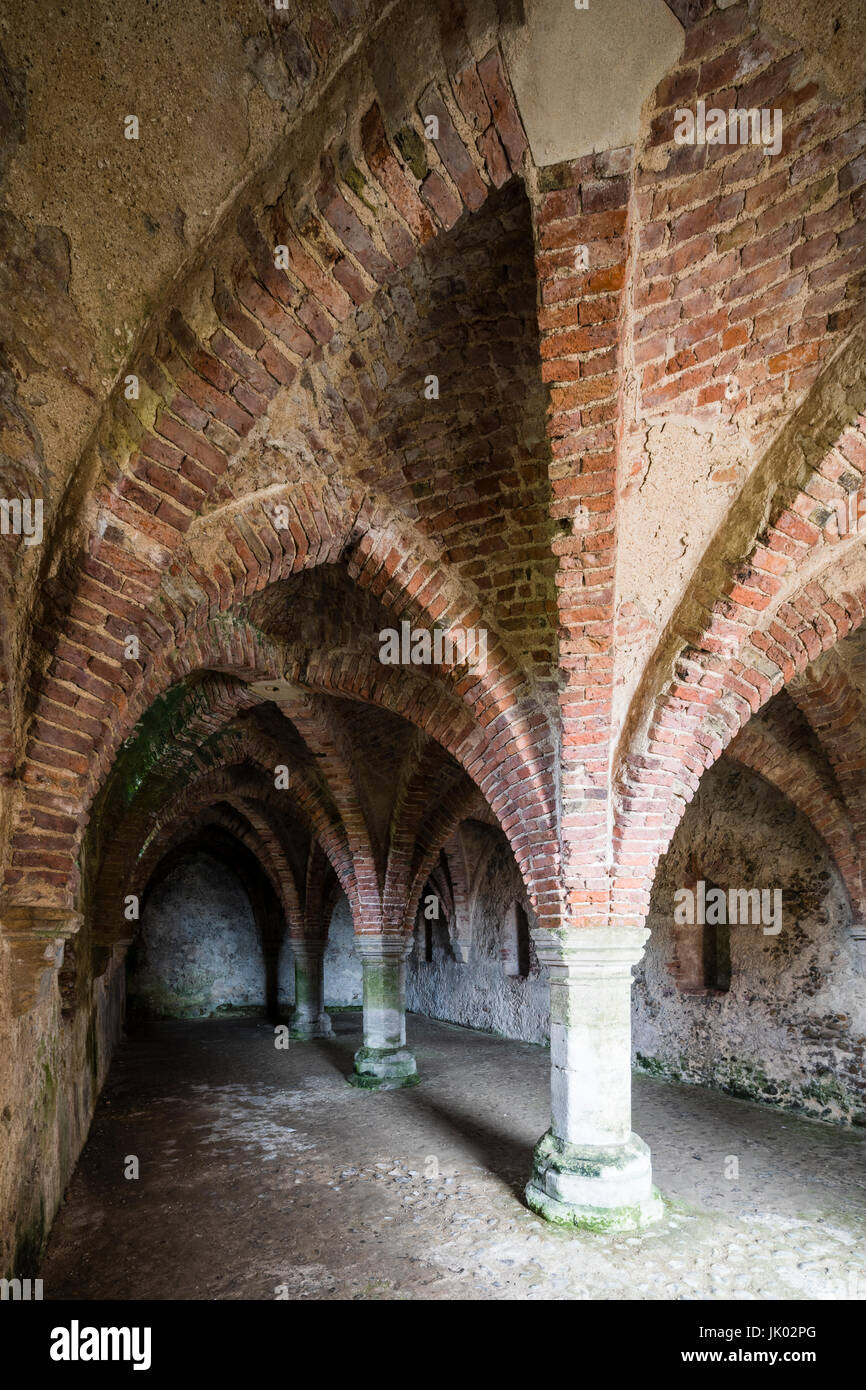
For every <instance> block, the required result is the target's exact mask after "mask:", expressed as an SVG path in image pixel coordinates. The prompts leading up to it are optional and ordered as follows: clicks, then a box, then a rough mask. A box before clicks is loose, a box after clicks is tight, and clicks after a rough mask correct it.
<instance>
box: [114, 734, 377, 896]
mask: <svg viewBox="0 0 866 1390" xmlns="http://www.w3.org/2000/svg"><path fill="white" fill-rule="evenodd" d="M229 733H230V734H231V735H233V736H232V737H231V738H230V741H229V747H228V748H227V749H226V751H225V754H224V757H223V759H222V760H221V762H220V763H219V764H217V765H216V766H215V767H213V768H211V769H210V770H209V771H208V772H206V773H204V774H203V776H201V777H199V778H197V779H196V780H195V781H193V782H192V783H191V784H190V785H189V786H188V787H187V788H184V789H183V790H182V791H180V792H179V793H177V795H176V796H175V797H174V798H173V799H172V800H171V801H170V802H168V803H167V804H166V805H165V806H164V807H163V808H162V811H161V814H160V815H159V817H158V818H157V820H156V822H155V823H151V824H150V826H149V827H148V824H147V809H146V808H142V809H141V810H140V811H139V814H138V816H137V817H134V818H133V819H132V821H131V823H130V825H129V826H128V827H125V828H124V832H123V835H122V836H121V837H118V842H117V849H116V852H115V854H114V855H113V856H110V857H107V858H106V861H105V862H104V864H103V868H102V873H101V880H102V882H103V884H104V885H106V887H105V889H104V890H103V895H101V896H104V892H105V891H110V889H111V885H112V884H113V883H114V882H116V880H117V873H118V856H120V858H121V860H123V859H125V860H126V862H128V858H129V854H130V852H133V853H138V854H140V853H141V849H142V848H143V849H144V850H145V853H147V851H148V850H149V846H150V843H151V842H152V841H153V840H154V838H155V837H158V836H159V835H160V834H166V833H170V829H171V826H172V825H173V824H174V823H175V822H176V821H177V820H178V818H179V817H182V816H184V815H186V814H187V813H188V811H189V809H190V807H192V808H194V809H198V807H199V806H201V805H204V804H211V803H212V802H213V801H214V800H217V799H221V800H225V801H228V802H229V803H230V804H237V803H239V802H249V803H252V805H253V806H254V807H256V806H258V807H265V808H267V812H268V817H267V821H266V822H264V823H263V825H262V826H260V827H259V833H260V834H262V833H263V832H264V828H265V825H267V826H268V828H269V829H268V833H269V835H270V837H271V838H272V841H273V843H274V844H277V843H279V842H280V840H281V833H280V827H281V825H282V824H283V821H284V817H285V804H284V803H282V802H281V801H280V798H281V797H282V796H286V795H291V796H292V798H293V800H294V801H295V802H296V803H297V805H298V807H299V808H300V811H301V813H302V816H303V818H304V819H305V820H306V821H307V823H308V824H309V827H310V835H311V837H312V838H317V839H319V840H320V842H321V845H322V849H323V852H324V853H325V854H326V855H327V856H328V858H329V860H330V862H331V865H332V867H333V869H334V872H335V873H336V875H337V877H338V879H339V882H340V885H341V887H342V888H343V891H344V892H345V893H346V895H347V897H349V899H350V901H352V900H353V899H354V898H356V896H357V889H356V880H355V876H354V871H353V866H352V860H351V853H350V850H349V846H348V843H347V841H346V838H345V835H344V833H343V832H342V827H341V826H339V824H337V823H335V822H334V821H333V819H332V817H331V815H330V813H329V811H328V808H327V807H326V806H325V805H324V804H323V802H322V800H321V796H320V794H319V793H318V791H317V789H316V787H315V786H314V785H312V784H311V783H309V782H308V779H307V778H306V777H305V776H304V774H303V772H299V771H297V770H292V769H290V784H289V787H288V788H287V789H286V790H285V791H280V792H278V791H277V790H276V789H275V787H274V785H273V769H274V766H275V764H276V763H277V762H279V749H278V748H277V747H276V745H274V744H273V743H272V742H271V741H270V740H269V739H266V738H263V737H261V736H255V735H251V734H250V732H249V731H244V732H243V733H241V734H237V733H235V731H231V730H229ZM243 813H244V814H245V815H246V816H247V819H250V815H251V814H255V812H250V811H244V812H243ZM136 842H137V843H138V845H139V849H138V850H135V849H134V848H133V846H134V845H135V844H136ZM282 858H283V859H285V852H284V851H283V853H282ZM142 886H143V885H142ZM286 897H287V902H288V903H289V904H291V888H290V881H289V880H288V879H287V881H286ZM100 900H101V898H100ZM287 910H288V909H287ZM290 920H291V917H290ZM297 920H302V915H301V918H298V919H297Z"/></svg>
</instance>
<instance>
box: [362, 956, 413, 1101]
mask: <svg viewBox="0 0 866 1390" xmlns="http://www.w3.org/2000/svg"><path fill="white" fill-rule="evenodd" d="M355 949H356V950H357V952H358V955H359V956H360V957H361V964H362V967H363V971H364V1045H363V1047H360V1048H359V1049H358V1051H357V1052H356V1053H355V1070H354V1072H353V1073H352V1075H351V1076H350V1077H349V1081H350V1082H351V1084H352V1085H353V1086H361V1087H363V1088H364V1089H365V1090H368V1091H389V1090H395V1089H396V1088H397V1087H400V1086H414V1085H415V1084H416V1083H417V1081H418V1080H419V1077H418V1073H417V1068H416V1066H415V1058H414V1057H413V1056H412V1053H411V1052H410V1051H409V1049H408V1048H407V1046H406V959H407V957H408V955H409V952H410V951H411V949H412V938H411V936H410V937H407V936H405V935H403V934H402V933H384V934H382V935H376V936H373V935H366V934H365V935H359V936H356V937H355Z"/></svg>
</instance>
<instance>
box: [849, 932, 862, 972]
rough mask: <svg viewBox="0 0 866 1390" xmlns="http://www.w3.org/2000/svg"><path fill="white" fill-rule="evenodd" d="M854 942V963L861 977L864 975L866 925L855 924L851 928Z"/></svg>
mask: <svg viewBox="0 0 866 1390" xmlns="http://www.w3.org/2000/svg"><path fill="white" fill-rule="evenodd" d="M851 936H852V938H853V941H854V961H855V964H856V967H857V970H858V971H859V973H860V974H861V975H866V924H864V923H863V922H855V923H854V925H853V927H852V928H851Z"/></svg>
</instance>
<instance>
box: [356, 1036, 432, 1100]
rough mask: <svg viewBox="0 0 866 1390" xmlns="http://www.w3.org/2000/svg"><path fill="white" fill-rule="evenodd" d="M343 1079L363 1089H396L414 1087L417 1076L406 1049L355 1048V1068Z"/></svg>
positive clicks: (414, 1065)
mask: <svg viewBox="0 0 866 1390" xmlns="http://www.w3.org/2000/svg"><path fill="white" fill-rule="evenodd" d="M347 1080H348V1082H349V1085H350V1086H360V1087H361V1089H362V1090H365V1091H396V1090H398V1089H399V1088H400V1087H402V1086H417V1085H418V1082H419V1081H420V1080H421V1078H420V1076H419V1075H418V1071H417V1067H416V1064H415V1058H414V1057H413V1056H412V1053H411V1052H410V1051H409V1049H408V1048H406V1047H359V1048H358V1051H357V1052H356V1053H355V1070H354V1071H353V1072H352V1074H351V1076H349V1077H347Z"/></svg>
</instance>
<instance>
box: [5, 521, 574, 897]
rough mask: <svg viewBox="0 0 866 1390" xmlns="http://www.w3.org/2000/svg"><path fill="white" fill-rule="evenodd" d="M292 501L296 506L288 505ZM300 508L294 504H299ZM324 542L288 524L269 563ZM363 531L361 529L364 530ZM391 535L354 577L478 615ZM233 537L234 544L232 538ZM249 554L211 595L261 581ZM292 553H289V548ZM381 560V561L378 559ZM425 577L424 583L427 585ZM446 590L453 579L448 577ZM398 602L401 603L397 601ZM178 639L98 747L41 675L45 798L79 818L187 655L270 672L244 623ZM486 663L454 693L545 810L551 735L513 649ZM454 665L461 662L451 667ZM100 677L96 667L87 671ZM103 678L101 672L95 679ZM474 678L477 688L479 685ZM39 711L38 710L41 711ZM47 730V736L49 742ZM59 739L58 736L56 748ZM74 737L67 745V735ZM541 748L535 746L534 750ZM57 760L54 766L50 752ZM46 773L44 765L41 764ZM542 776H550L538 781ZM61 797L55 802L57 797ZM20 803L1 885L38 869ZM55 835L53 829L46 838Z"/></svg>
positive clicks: (451, 612)
mask: <svg viewBox="0 0 866 1390" xmlns="http://www.w3.org/2000/svg"><path fill="white" fill-rule="evenodd" d="M308 504H309V511H308V513H307V514H306V518H307V524H308V525H309V526H310V528H311V529H313V528H314V527H318V529H317V530H315V534H316V535H320V533H321V532H323V531H325V530H326V527H325V526H324V525H323V523H322V521H321V519H320V512H319V508H318V506H317V505H316V500H315V499H312V500H310V499H308ZM296 510H297V509H296ZM298 514H300V513H298ZM226 529H227V532H228V533H229V534H231V532H232V531H237V530H238V525H237V522H236V521H235V520H234V519H230V520H229V521H228V523H227V528H226ZM328 534H329V540H328V543H327V545H325V544H324V542H322V541H321V536H320V544H319V546H318V547H317V548H316V550H315V551H314V552H312V551H310V550H309V549H307V550H305V549H303V547H299V546H298V545H297V544H296V542H295V539H294V536H293V534H292V532H291V531H290V532H288V533H287V539H286V542H285V544H284V550H283V555H284V560H283V563H282V565H281V566H280V567H279V569H278V571H277V576H278V577H280V578H282V577H284V575H285V573H287V572H292V570H295V571H297V569H299V568H303V567H304V566H305V565H307V564H315V563H318V562H320V561H322V562H325V561H328V560H334V559H336V556H337V553H338V551H339V549H340V547H341V545H342V544H343V542H344V540H345V535H341V534H340V533H339V532H338V533H336V534H334V533H333V532H329V533H328ZM289 537H290V538H291V542H292V544H291V546H289V545H288V538H289ZM362 539H363V538H362ZM393 539H394V537H393V536H392V535H391V534H390V533H387V543H386V544H385V547H384V548H385V554H384V557H382V556H381V554H380V551H379V550H377V548H376V546H374V545H371V546H370V547H368V548H366V550H365V565H366V568H365V569H364V573H363V579H362V578H361V575H360V573H359V575H358V578H359V582H361V583H362V584H364V585H368V586H369V587H371V588H373V589H374V591H375V590H376V587H377V580H378V578H379V576H384V577H385V578H386V579H388V580H390V588H389V590H388V592H385V590H384V589H382V591H381V594H380V596H381V598H382V600H383V602H386V603H388V602H391V603H392V604H396V603H397V602H398V600H404V601H408V600H411V601H412V602H413V604H415V605H417V608H418V609H419V610H420V612H421V614H422V616H423V618H424V619H426V620H427V621H429V622H431V623H432V622H433V621H434V620H438V621H440V622H442V621H443V619H444V620H448V621H451V622H455V621H460V622H463V623H465V624H466V625H472V624H473V623H477V621H478V619H479V617H480V610H478V609H477V607H468V606H467V605H468V604H470V603H471V600H470V599H468V598H467V597H465V596H463V595H461V594H459V593H458V594H457V596H456V597H454V598H453V599H452V604H451V606H450V609H449V607H448V605H446V604H445V603H444V602H443V600H442V598H441V597H439V590H440V588H441V586H442V582H443V576H442V575H441V574H440V575H438V576H437V575H433V578H432V581H431V582H430V583H429V584H428V585H427V586H425V585H424V580H425V579H427V578H428V577H429V569H427V568H425V565H426V559H422V558H420V557H418V556H416V557H414V558H413V557H411V556H408V557H404V556H402V555H400V553H399V552H398V551H396V550H395V549H394V547H393V545H391V541H392V540H393ZM237 544H239V545H240V544H242V542H238V543H237ZM247 555H248V556H249V557H250V559H249V560H248V565H249V566H250V568H246V569H244V572H243V574H244V576H245V577H244V578H243V579H241V580H240V582H239V583H238V581H236V582H235V584H233V585H232V584H229V583H225V582H224V583H222V585H220V583H219V580H220V569H221V568H224V566H223V562H222V560H221V558H220V557H219V556H217V557H215V558H214V559H213V560H212V568H213V587H214V590H215V594H216V596H217V599H218V601H220V602H222V603H223V604H226V605H228V604H230V603H231V602H232V601H233V600H236V599H237V598H238V597H239V593H241V592H242V593H243V594H244V595H249V594H250V593H252V592H254V591H255V590H256V589H257V588H258V587H259V586H261V585H264V584H265V583H267V582H268V580H269V578H270V575H271V572H272V571H270V570H269V571H267V572H266V571H265V570H263V569H262V568H261V567H259V566H258V565H256V567H255V571H254V572H253V570H252V567H251V566H252V559H251V552H250V551H249V548H248V547H247ZM289 556H290V557H291V558H290V559H289V558H288V557H289ZM381 559H383V563H382V564H380V560H381ZM193 573H194V574H197V575H198V576H199V577H203V576H204V571H203V570H201V569H199V570H195V571H193ZM425 587H426V589H427V590H429V592H425ZM451 587H452V590H453V588H454V586H453V585H452V586H451ZM397 611H399V612H402V611H404V610H403V609H402V608H398V609H397ZM172 616H173V619H174V621H173V623H172V628H173V630H174V632H175V633H176V634H177V633H179V632H183V631H184V628H183V626H182V623H181V621H180V618H179V616H178V615H172ZM206 616H207V615H206V614H202V613H199V619H200V622H204V621H205V620H206ZM184 635H185V638H186V640H185V647H184V649H183V650H178V649H177V648H175V649H174V650H173V651H172V653H171V654H170V657H169V658H168V659H167V660H166V661H165V662H164V663H161V664H159V665H157V664H154V665H153V666H152V667H151V669H150V674H149V678H148V680H147V681H146V683H145V684H144V685H143V686H142V688H141V689H140V690H139V691H138V692H137V695H136V697H135V699H134V700H130V699H129V697H128V696H127V695H125V694H124V695H123V696H122V697H121V698H120V699H119V701H118V703H119V704H120V705H121V707H122V708H123V710H124V713H123V715H122V717H121V718H120V719H118V718H116V717H115V718H114V719H113V721H112V733H111V737H110V738H108V737H103V738H102V740H101V742H100V743H99V744H98V753H95V745H96V740H97V735H98V734H99V733H101V732H102V730H101V727H100V726H99V725H97V724H96V722H95V721H94V720H92V719H89V720H88V721H87V725H88V727H87V732H86V733H75V732H73V731H71V730H69V729H68V728H65V727H59V726H57V725H54V724H51V723H50V718H54V719H59V720H63V721H64V723H66V724H68V723H69V722H70V721H72V722H74V721H75V719H76V715H75V710H74V706H75V704H76V702H77V701H78V699H79V696H78V694H76V693H75V691H74V689H73V688H71V682H70V684H69V685H66V684H61V683H60V682H58V681H56V680H54V681H50V682H49V683H48V694H49V696H50V697H51V710H50V716H49V717H44V718H42V719H40V720H37V722H36V724H35V725H34V744H33V745H32V746H31V757H32V760H33V761H34V762H35V763H38V764H40V766H41V767H44V768H47V767H48V766H49V765H50V766H51V767H52V775H53V776H54V777H55V779H57V778H58V777H59V779H60V786H59V787H58V786H55V788H53V789H52V791H51V792H49V793H48V797H49V799H50V801H51V806H52V809H53V810H63V811H65V812H66V814H67V815H68V816H69V817H71V818H79V819H81V818H82V813H83V812H84V811H86V808H87V807H88V806H89V803H90V801H91V800H92V796H93V790H92V789H93V787H95V785H96V783H97V781H98V778H99V776H100V774H101V773H102V771H103V770H104V769H105V768H106V767H107V766H108V764H109V762H110V759H111V757H112V754H113V752H114V750H115V749H116V748H117V747H118V746H119V744H120V742H121V741H122V738H123V736H124V734H125V732H126V731H127V730H128V729H131V727H132V726H133V724H134V723H135V719H136V716H137V715H139V714H140V713H141V712H143V710H144V708H146V707H147V705H148V703H150V702H151V701H152V700H153V699H154V698H156V696H157V695H158V694H161V693H162V692H163V690H164V689H166V688H167V687H168V685H169V684H171V683H172V682H173V680H176V679H178V678H179V677H181V676H182V675H185V674H188V673H189V672H190V670H192V669H194V666H195V665H202V664H210V665H212V666H214V667H216V668H220V667H222V668H223V669H232V670H235V671H237V672H238V674H243V675H244V676H245V677H246V678H250V677H259V678H261V677H267V676H270V675H273V674H275V672H274V655H275V654H274V650H273V647H272V646H270V645H269V644H268V643H267V642H266V641H265V640H264V639H263V638H262V636H261V634H260V633H258V632H256V631H255V630H254V629H252V628H249V627H247V628H246V629H245V628H244V627H243V625H242V624H238V623H235V624H233V626H232V628H231V629H230V630H229V631H228V632H224V631H221V630H220V629H219V627H218V626H216V625H215V623H214V622H211V623H210V624H209V625H208V627H207V628H206V629H203V628H202V627H201V626H199V627H196V628H193V630H192V631H191V632H190V633H188V634H187V633H185V634H184ZM489 662H490V669H489V671H488V674H487V677H486V678H485V679H483V680H481V681H480V682H473V681H472V680H471V678H470V679H469V680H468V681H467V680H466V679H464V680H463V681H458V682H457V686H456V688H457V690H458V692H459V693H461V695H462V697H463V698H464V699H465V700H466V701H467V702H469V701H470V700H472V701H473V702H474V703H473V708H474V710H475V711H477V717H478V720H479V721H480V723H482V724H484V725H486V726H487V727H488V729H489V730H490V737H491V738H492V739H494V740H497V739H499V740H500V741H504V739H507V740H508V741H510V743H511V745H512V747H511V749H510V750H509V756H510V757H511V758H512V759H516V760H519V761H520V762H521V763H522V764H523V767H524V777H525V779H527V780H529V781H530V782H531V784H532V786H533V790H534V792H535V794H536V795H537V794H538V793H539V792H540V793H541V795H542V796H544V797H545V800H546V803H547V805H546V808H545V811H544V814H546V815H547V816H548V818H552V809H553V808H552V792H551V791H550V789H549V772H548V771H547V769H548V768H549V765H550V757H549V754H546V753H545V752H544V747H545V744H547V743H549V729H548V727H547V725H546V721H545V719H544V718H543V716H541V715H540V712H538V711H537V709H536V710H534V709H533V702H532V701H531V699H529V698H528V697H527V693H526V688H525V682H524V681H523V679H522V677H521V675H520V672H519V669H518V668H517V666H516V664H515V663H514V661H513V659H512V658H510V657H509V656H508V654H507V653H506V652H505V650H504V649H502V648H498V647H496V646H495V645H493V646H492V648H491V650H490V652H489ZM99 669H100V674H106V673H107V672H106V663H105V662H104V661H103V662H102V663H100V668H99ZM457 674H458V675H459V674H460V673H459V672H458V673H457ZM95 679H97V681H98V677H95ZM100 683H101V684H103V685H104V684H105V682H100ZM479 687H480V688H479ZM64 702H69V703H71V704H72V706H73V708H72V710H71V711H69V710H68V709H66V708H65V705H64ZM43 714H45V711H43ZM49 740H55V741H54V742H50V741H49ZM58 742H59V743H61V744H62V745H64V746H63V747H61V751H60V753H59V754H58V752H57V748H58ZM70 742H72V748H71V749H70V748H69V744H70ZM539 749H540V750H541V752H540V753H539ZM58 760H59V763H60V768H59V771H58V768H57V762H58ZM45 775H46V777H47V775H48V774H47V773H46V774H45ZM76 776H79V777H86V778H87V783H88V784H89V788H90V789H89V790H85V791H83V792H78V793H77V794H76V793H74V792H73V793H70V792H68V791H67V792H64V791H63V790H61V788H62V786H63V783H68V782H69V781H70V780H73V783H74V778H75V777H76ZM545 782H547V783H548V786H547V787H545ZM44 796H45V792H44V790H43V788H41V787H38V788H35V787H34V788H33V790H31V791H30V793H29V796H28V802H30V803H32V802H33V801H36V802H38V801H39V800H40V799H42V798H44ZM64 802H65V804H62V803H64ZM28 812H29V813H30V814H31V815H32V814H33V811H32V805H27V804H25V810H24V816H25V826H24V827H23V828H22V830H21V831H20V832H19V836H18V838H19V844H18V845H17V846H16V853H17V855H18V862H17V863H15V862H13V871H12V874H11V875H7V886H9V887H10V888H11V889H12V891H13V892H15V893H17V892H18V891H19V890H18V888H17V885H18V883H19V882H21V881H22V880H26V879H27V877H28V874H27V873H26V870H27V869H31V868H32V869H34V870H37V871H38V870H39V868H40V865H39V863H38V862H37V860H38V851H37V850H36V847H35V845H34V844H33V841H34V840H38V838H39V837H38V836H32V835H31V834H30V827H29V826H27V824H26V816H27V814H28ZM22 838H24V839H26V841H27V846H28V847H27V849H24V848H23V846H22V844H21V843H20V841H21V839H22ZM53 838H54V837H53V836H52V837H51V839H52V840H53ZM47 852H49V853H52V854H54V855H55V856H58V855H59V853H60V851H59V846H58V845H57V844H56V843H52V845H51V847H50V848H49V849H48V850H47ZM67 863H68V864H69V866H70V868H69V872H70V874H71V870H72V859H71V856H70V857H68V858H67ZM59 868H60V865H59V863H58V859H57V858H55V860H53V861H52V873H53V872H55V871H56V870H57V869H59ZM51 881H54V882H58V881H59V879H54V880H52V879H49V882H51Z"/></svg>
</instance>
